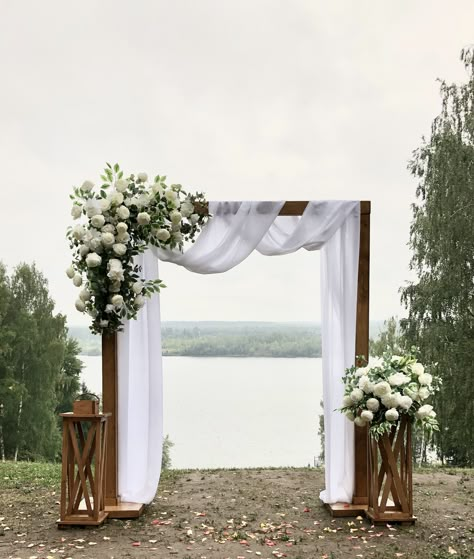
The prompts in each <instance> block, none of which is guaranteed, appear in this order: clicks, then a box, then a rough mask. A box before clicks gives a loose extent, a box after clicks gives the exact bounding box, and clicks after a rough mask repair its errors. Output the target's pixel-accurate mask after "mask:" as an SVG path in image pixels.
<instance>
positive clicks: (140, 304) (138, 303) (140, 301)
mask: <svg viewBox="0 0 474 559" xmlns="http://www.w3.org/2000/svg"><path fill="white" fill-rule="evenodd" d="M144 304H145V297H143V295H137V296H136V297H135V306H136V307H137V308H139V309H141V308H142V307H143V305H144Z"/></svg>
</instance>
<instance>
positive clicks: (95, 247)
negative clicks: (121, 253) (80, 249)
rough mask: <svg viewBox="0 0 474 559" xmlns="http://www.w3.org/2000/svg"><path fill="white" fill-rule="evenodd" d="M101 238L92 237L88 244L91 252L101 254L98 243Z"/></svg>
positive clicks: (100, 245) (100, 247)
mask: <svg viewBox="0 0 474 559" xmlns="http://www.w3.org/2000/svg"><path fill="white" fill-rule="evenodd" d="M100 239H101V237H100V236H99V237H94V238H93V239H92V240H91V242H90V243H89V245H90V248H91V250H94V251H96V252H102V244H101V242H100Z"/></svg>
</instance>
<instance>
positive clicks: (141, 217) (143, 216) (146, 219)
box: [137, 212, 151, 225]
mask: <svg viewBox="0 0 474 559" xmlns="http://www.w3.org/2000/svg"><path fill="white" fill-rule="evenodd" d="M150 219H151V218H150V214H148V213H147V212H141V213H139V214H138V215H137V222H138V225H148V224H149V223H150Z"/></svg>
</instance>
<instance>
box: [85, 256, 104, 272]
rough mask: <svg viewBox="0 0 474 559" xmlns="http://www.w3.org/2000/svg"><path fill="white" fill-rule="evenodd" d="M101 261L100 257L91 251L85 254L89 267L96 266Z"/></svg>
mask: <svg viewBox="0 0 474 559" xmlns="http://www.w3.org/2000/svg"><path fill="white" fill-rule="evenodd" d="M101 263H102V258H101V257H100V256H99V255H98V254H96V253H95V252H91V253H89V254H88V255H87V256H86V264H87V266H88V267H89V268H97V266H100V265H101Z"/></svg>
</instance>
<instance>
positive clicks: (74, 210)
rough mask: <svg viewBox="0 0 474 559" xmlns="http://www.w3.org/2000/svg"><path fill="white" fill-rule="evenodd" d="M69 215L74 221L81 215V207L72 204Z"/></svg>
mask: <svg viewBox="0 0 474 559" xmlns="http://www.w3.org/2000/svg"><path fill="white" fill-rule="evenodd" d="M71 215H72V217H73V218H74V219H79V218H80V217H81V215H82V206H78V205H77V204H74V206H73V207H72V209H71Z"/></svg>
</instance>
